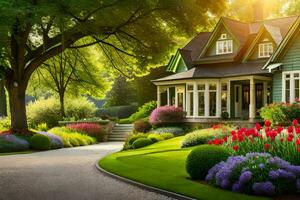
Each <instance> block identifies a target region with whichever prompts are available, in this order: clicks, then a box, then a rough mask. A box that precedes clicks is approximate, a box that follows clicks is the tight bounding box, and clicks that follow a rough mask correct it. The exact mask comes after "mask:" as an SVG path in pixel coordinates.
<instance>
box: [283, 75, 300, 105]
mask: <svg viewBox="0 0 300 200" xmlns="http://www.w3.org/2000/svg"><path fill="white" fill-rule="evenodd" d="M296 73H299V74H300V70H294V71H293V70H292V71H285V72H282V79H281V81H282V88H281V89H282V101H283V102H286V98H285V97H286V83H285V82H286V78H285V76H286V74H290V103H293V102H294V101H295V78H294V74H296Z"/></svg>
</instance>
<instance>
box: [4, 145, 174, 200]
mask: <svg viewBox="0 0 300 200" xmlns="http://www.w3.org/2000/svg"><path fill="white" fill-rule="evenodd" d="M121 147H122V143H121V142H106V143H101V144H97V145H91V146H84V147H77V148H66V149H59V150H52V151H45V152H38V153H32V154H20V155H10V156H0V200H19V199H24V200H48V199H49V200H52V199H53V200H54V199H55V200H69V199H72V200H77V199H78V200H93V199H99V200H102V199H103V200H118V199H122V200H127V199H128V200H142V199H143V200H148V199H149V200H155V199H157V200H158V199H159V200H161V199H162V200H164V199H170V198H168V197H165V196H162V195H160V194H156V193H153V192H149V191H146V190H143V189H141V188H138V187H136V186H133V185H130V184H127V183H124V182H121V181H118V180H116V179H113V178H111V177H108V176H105V175H104V174H102V173H100V172H99V171H98V170H97V169H96V167H95V164H96V162H97V161H98V159H99V158H101V157H103V156H105V155H107V154H108V153H112V152H114V151H118V150H120V149H121Z"/></svg>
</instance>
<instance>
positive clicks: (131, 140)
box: [123, 133, 148, 150]
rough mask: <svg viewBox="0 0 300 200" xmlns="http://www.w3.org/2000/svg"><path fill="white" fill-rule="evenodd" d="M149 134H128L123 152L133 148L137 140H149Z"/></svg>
mask: <svg viewBox="0 0 300 200" xmlns="http://www.w3.org/2000/svg"><path fill="white" fill-rule="evenodd" d="M147 137H148V134H145V133H130V134H128V136H127V138H126V140H125V143H124V146H123V150H127V149H131V148H132V144H133V143H134V141H135V140H137V139H139V138H147Z"/></svg>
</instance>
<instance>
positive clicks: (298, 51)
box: [273, 34, 300, 102]
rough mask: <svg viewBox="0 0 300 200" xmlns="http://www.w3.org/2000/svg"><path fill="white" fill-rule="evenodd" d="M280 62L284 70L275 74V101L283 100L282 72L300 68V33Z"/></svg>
mask: <svg viewBox="0 0 300 200" xmlns="http://www.w3.org/2000/svg"><path fill="white" fill-rule="evenodd" d="M279 62H280V63H283V65H282V71H281V72H275V73H274V75H273V102H281V101H282V72H286V71H296V70H300V34H298V35H297V37H296V38H295V39H294V41H292V45H291V46H290V48H289V49H288V50H287V52H286V54H285V55H284V57H283V58H282V59H281V61H279Z"/></svg>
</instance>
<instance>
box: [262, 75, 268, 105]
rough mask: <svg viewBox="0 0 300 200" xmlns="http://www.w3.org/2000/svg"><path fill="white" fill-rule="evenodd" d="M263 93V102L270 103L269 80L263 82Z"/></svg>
mask: <svg viewBox="0 0 300 200" xmlns="http://www.w3.org/2000/svg"><path fill="white" fill-rule="evenodd" d="M263 95H264V96H263V102H264V105H266V104H267V103H268V100H267V99H268V82H266V81H264V82H263Z"/></svg>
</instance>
